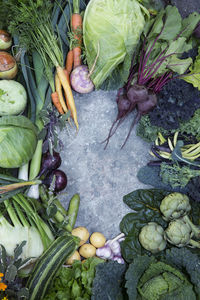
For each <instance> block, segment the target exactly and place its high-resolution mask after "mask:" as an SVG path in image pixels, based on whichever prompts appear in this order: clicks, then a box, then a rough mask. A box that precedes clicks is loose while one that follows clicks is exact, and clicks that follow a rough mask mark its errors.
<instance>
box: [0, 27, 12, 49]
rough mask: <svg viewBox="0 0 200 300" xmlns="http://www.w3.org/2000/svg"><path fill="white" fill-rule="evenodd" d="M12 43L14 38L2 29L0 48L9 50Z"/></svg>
mask: <svg viewBox="0 0 200 300" xmlns="http://www.w3.org/2000/svg"><path fill="white" fill-rule="evenodd" d="M11 45H12V38H11V36H10V34H9V33H8V32H7V31H5V30H0V50H8V49H10V47H11Z"/></svg>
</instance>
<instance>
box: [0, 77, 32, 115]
mask: <svg viewBox="0 0 200 300" xmlns="http://www.w3.org/2000/svg"><path fill="white" fill-rule="evenodd" d="M26 104H27V94H26V90H25V88H24V87H23V85H21V84H20V83H19V82H17V81H15V80H0V116H7V115H18V114H20V113H22V112H23V111H24V109H25V107H26Z"/></svg>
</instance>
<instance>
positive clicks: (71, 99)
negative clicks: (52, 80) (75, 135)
mask: <svg viewBox="0 0 200 300" xmlns="http://www.w3.org/2000/svg"><path fill="white" fill-rule="evenodd" d="M56 71H57V74H58V77H59V79H60V82H61V85H62V87H63V89H64V93H65V95H66V96H67V99H68V102H69V107H70V110H71V113H72V117H73V119H74V123H75V125H76V128H77V130H78V128H79V125H78V120H77V111H76V106H75V102H74V97H73V94H72V90H71V87H70V84H69V82H68V80H67V77H66V75H65V72H64V70H63V68H61V67H60V66H57V67H56Z"/></svg>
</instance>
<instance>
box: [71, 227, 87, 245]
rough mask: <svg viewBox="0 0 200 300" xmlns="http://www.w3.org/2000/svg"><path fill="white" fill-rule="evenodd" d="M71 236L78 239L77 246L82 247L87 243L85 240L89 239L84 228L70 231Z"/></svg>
mask: <svg viewBox="0 0 200 300" xmlns="http://www.w3.org/2000/svg"><path fill="white" fill-rule="evenodd" d="M72 235H74V236H77V237H79V238H80V240H81V241H80V243H79V246H82V245H83V244H85V243H86V242H87V240H88V239H89V236H90V234H89V231H88V230H87V228H85V227H76V228H74V229H73V230H72Z"/></svg>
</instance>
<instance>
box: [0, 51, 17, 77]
mask: <svg viewBox="0 0 200 300" xmlns="http://www.w3.org/2000/svg"><path fill="white" fill-rule="evenodd" d="M17 71H18V68H17V63H16V60H15V59H14V57H13V56H12V55H10V54H9V53H8V52H5V51H0V79H13V78H15V76H16V75H17Z"/></svg>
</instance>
